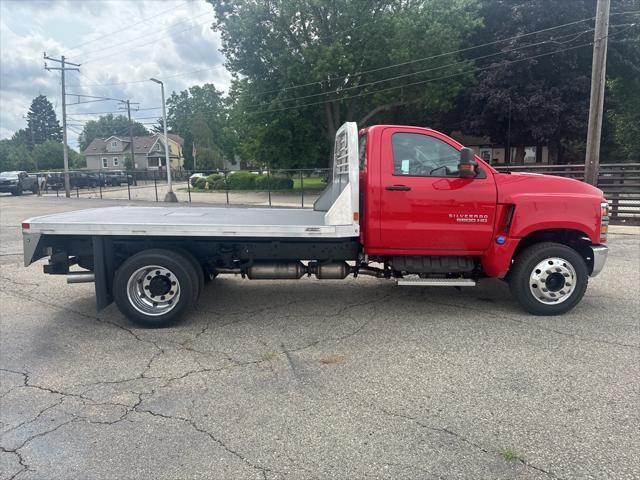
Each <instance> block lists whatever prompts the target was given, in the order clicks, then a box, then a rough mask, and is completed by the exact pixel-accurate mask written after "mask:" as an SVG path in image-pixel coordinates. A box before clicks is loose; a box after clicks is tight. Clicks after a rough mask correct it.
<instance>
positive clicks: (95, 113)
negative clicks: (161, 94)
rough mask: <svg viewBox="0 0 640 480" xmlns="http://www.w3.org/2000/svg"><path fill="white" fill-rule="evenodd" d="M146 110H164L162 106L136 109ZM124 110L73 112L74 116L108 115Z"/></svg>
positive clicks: (139, 110)
mask: <svg viewBox="0 0 640 480" xmlns="http://www.w3.org/2000/svg"><path fill="white" fill-rule="evenodd" d="M145 110H162V107H147V108H138V109H136V112H142V111H145ZM123 111H124V110H110V111H105V112H75V113H73V115H74V116H76V115H107V114H109V113H122V112H123Z"/></svg>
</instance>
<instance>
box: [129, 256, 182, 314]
mask: <svg viewBox="0 0 640 480" xmlns="http://www.w3.org/2000/svg"><path fill="white" fill-rule="evenodd" d="M127 297H128V298H129V303H130V304H131V306H132V307H133V308H135V309H136V310H137V311H138V312H140V313H142V314H144V315H151V316H159V315H165V314H166V313H168V312H170V311H171V310H173V309H174V308H175V306H176V305H177V304H178V301H179V300H180V282H179V280H178V277H176V275H175V274H174V273H173V272H172V271H171V270H169V269H168V268H166V267H161V266H159V265H147V266H145V267H142V268H139V269H138V270H136V271H135V272H133V273H132V274H131V276H130V277H129V281H128V282H127Z"/></svg>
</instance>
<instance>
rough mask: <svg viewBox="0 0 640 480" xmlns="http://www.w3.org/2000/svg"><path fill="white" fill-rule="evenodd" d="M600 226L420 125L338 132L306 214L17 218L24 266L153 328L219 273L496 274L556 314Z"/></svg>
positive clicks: (539, 310)
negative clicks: (324, 181) (86, 286)
mask: <svg viewBox="0 0 640 480" xmlns="http://www.w3.org/2000/svg"><path fill="white" fill-rule="evenodd" d="M608 220H609V218H608V204H607V202H606V200H605V199H604V196H603V193H602V192H601V191H600V190H598V189H597V188H595V187H592V186H591V185H587V184H585V183H582V182H579V181H577V180H572V179H566V178H560V177H553V176H544V175H535V174H504V173H498V172H497V171H496V170H495V169H494V168H492V167H491V165H489V164H487V163H486V162H484V161H483V160H482V159H481V158H479V157H477V156H475V155H474V154H473V151H471V150H470V149H468V148H465V147H463V146H462V145H461V144H459V143H458V142H456V141H455V140H453V139H452V138H450V137H448V136H447V135H444V134H442V133H440V132H437V131H435V130H431V129H428V128H422V127H413V126H399V125H376V126H372V127H369V128H366V129H363V130H361V131H359V132H358V129H357V126H356V124H355V123H346V124H345V125H343V126H342V127H341V128H340V129H339V130H338V132H337V134H336V141H335V145H334V155H333V175H332V179H331V181H330V182H329V185H328V187H327V189H326V190H325V191H324V192H323V193H322V195H321V196H320V197H319V198H318V200H317V201H316V202H315V204H314V208H313V210H309V209H267V208H261V209H256V208H245V209H236V208H234V209H233V210H232V211H229V210H228V209H225V208H213V207H191V208H180V207H111V208H105V209H100V212H99V214H98V213H97V212H95V211H94V210H90V211H85V212H70V213H64V214H56V215H49V216H46V217H38V218H34V219H29V220H26V221H25V222H24V223H23V234H24V238H25V264H26V265H29V264H30V263H31V262H33V261H34V260H37V259H38V258H42V257H43V256H50V258H51V259H50V262H49V265H46V266H45V272H46V273H52V274H66V275H69V280H70V281H71V282H74V283H75V282H76V281H94V282H95V283H96V296H97V299H98V307H99V308H102V307H104V306H106V305H108V304H109V303H110V302H111V301H112V300H115V301H116V303H117V304H118V307H119V308H120V309H121V311H122V312H123V313H124V314H125V315H126V316H127V317H129V318H130V319H132V320H133V321H134V322H137V323H140V324H143V325H147V326H164V325H168V324H170V323H172V322H174V321H175V320H176V319H177V318H178V317H179V316H180V315H181V314H182V312H183V311H184V310H185V309H186V308H188V306H189V305H190V304H191V303H192V302H193V301H195V300H196V298H197V296H198V295H199V294H200V292H201V290H202V285H201V284H202V282H203V278H212V277H215V276H217V275H225V274H235V275H241V276H243V277H247V278H249V279H260V280H269V279H273V280H276V279H277V280H282V279H299V278H301V277H303V276H305V275H315V276H317V277H318V278H320V279H323V280H335V279H343V278H345V277H347V276H348V275H354V276H356V277H357V276H361V275H370V276H374V277H377V278H380V279H381V280H385V281H395V282H397V283H398V285H400V286H421V287H425V286H427V287H431V286H445V287H446V286H454V287H462V286H472V285H475V284H476V282H477V281H479V280H480V279H482V278H483V277H495V278H501V279H505V280H506V281H508V282H509V285H510V288H511V291H512V293H513V295H514V296H515V298H516V299H517V300H518V302H519V303H520V305H521V306H522V307H523V308H524V309H525V310H526V311H528V312H530V313H532V314H536V315H555V314H561V313H564V312H566V311H568V310H570V309H572V308H573V307H574V306H575V305H577V304H578V302H579V301H580V299H581V298H582V296H583V295H584V293H585V291H586V288H587V283H588V279H589V277H590V276H592V277H593V276H596V275H597V274H598V273H599V272H600V270H601V269H602V267H603V265H604V262H605V259H606V256H607V251H608V250H607V247H606V246H605V245H604V243H605V242H606V234H607V226H608ZM73 265H79V266H80V267H82V268H83V269H84V270H83V271H80V272H78V271H75V272H72V271H71V270H70V267H71V266H73ZM168 279H170V280H168ZM172 282H173V283H172ZM165 290H166V291H165ZM149 292H151V294H150V293H149ZM177 305H180V308H178V307H177Z"/></svg>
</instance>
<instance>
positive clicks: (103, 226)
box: [25, 206, 359, 238]
mask: <svg viewBox="0 0 640 480" xmlns="http://www.w3.org/2000/svg"><path fill="white" fill-rule="evenodd" d="M331 218H332V215H330V214H329V212H324V211H316V210H310V209H285V208H281V209H280V208H224V207H222V208H221V207H188V208H185V207H180V206H171V207H108V208H94V209H88V210H77V211H73V212H65V213H59V214H54V215H46V216H43V217H34V218H30V219H28V220H25V222H26V223H28V224H29V233H33V234H44V235H109V236H111V235H114V236H122V235H126V236H138V235H143V236H181V237H184V236H195V237H230V236H241V237H274V238H287V237H308V238H345V237H355V236H358V235H359V228H358V225H357V224H355V223H354V222H353V221H352V222H351V223H347V224H339V223H332V222H331Z"/></svg>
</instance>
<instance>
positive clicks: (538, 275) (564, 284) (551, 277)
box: [529, 257, 577, 305]
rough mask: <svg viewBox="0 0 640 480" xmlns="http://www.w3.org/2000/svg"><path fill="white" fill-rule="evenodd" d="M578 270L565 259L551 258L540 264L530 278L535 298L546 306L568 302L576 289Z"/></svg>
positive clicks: (530, 285)
mask: <svg viewBox="0 0 640 480" xmlns="http://www.w3.org/2000/svg"><path fill="white" fill-rule="evenodd" d="M576 280H577V275H576V270H575V268H573V265H571V263H570V262H568V261H567V260H565V259H564V258H559V257H550V258H546V259H544V260H543V261H541V262H540V263H538V264H537V265H536V266H535V267H533V270H532V271H531V275H530V276H529V289H530V290H531V294H532V295H533V297H534V298H535V299H536V300H537V301H539V302H540V303H544V304H547V305H548V304H558V303H562V302H564V301H566V300H567V299H568V298H569V297H571V295H572V294H573V292H574V290H575V287H576Z"/></svg>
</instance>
